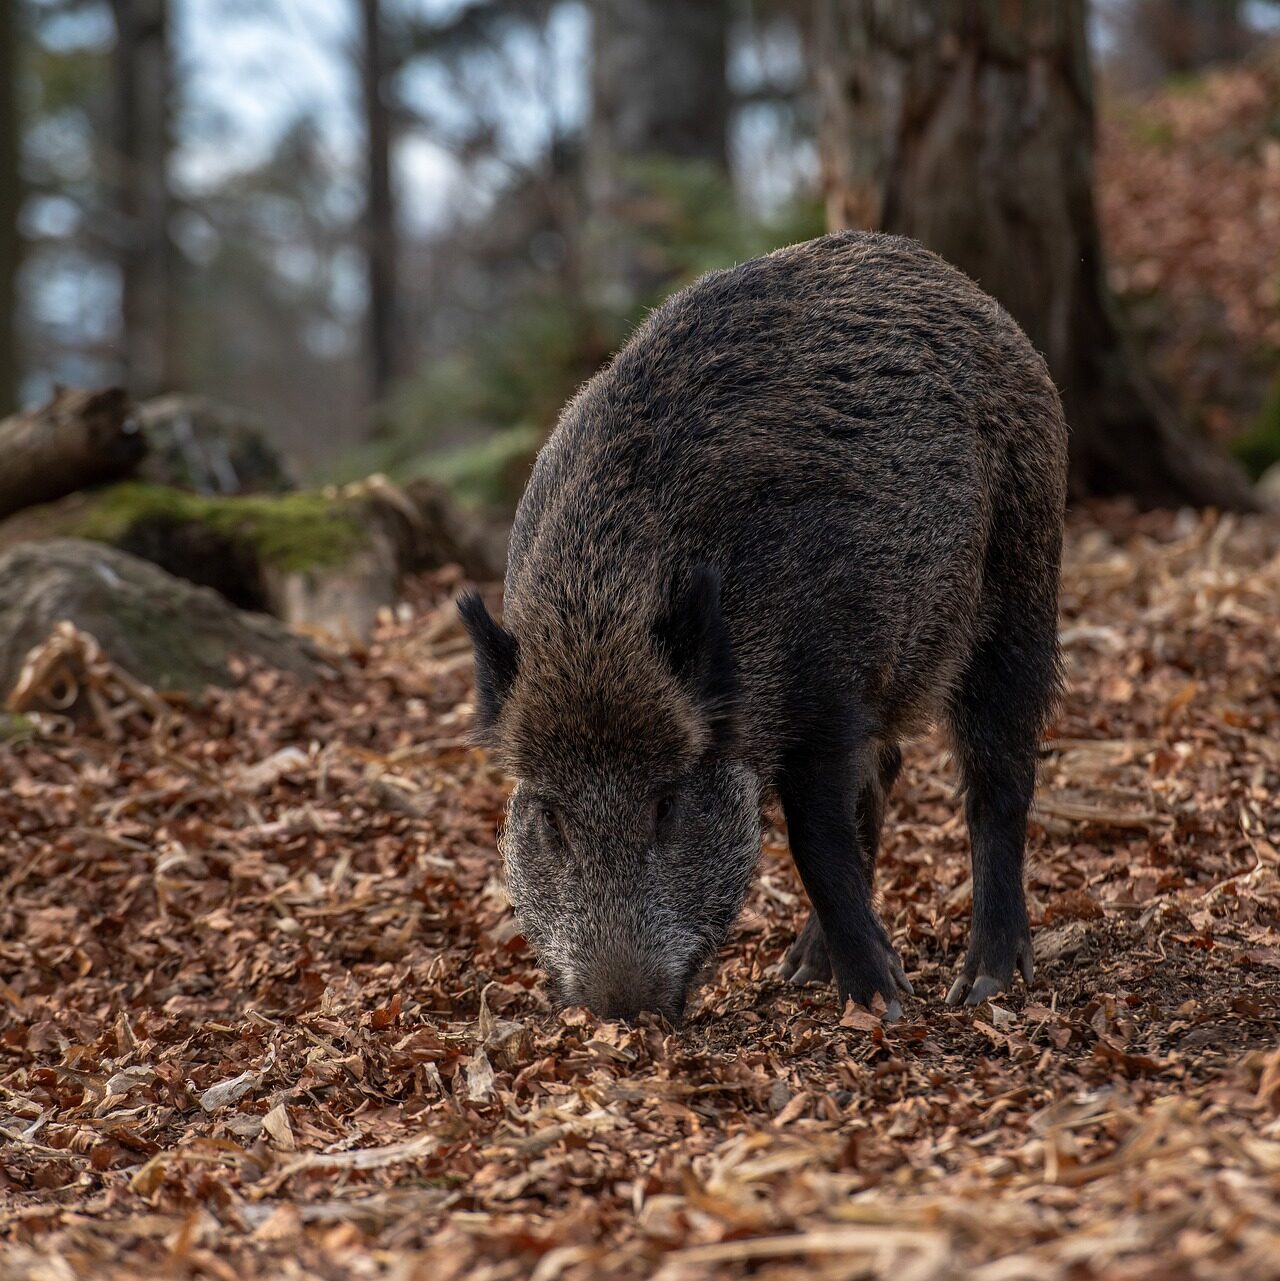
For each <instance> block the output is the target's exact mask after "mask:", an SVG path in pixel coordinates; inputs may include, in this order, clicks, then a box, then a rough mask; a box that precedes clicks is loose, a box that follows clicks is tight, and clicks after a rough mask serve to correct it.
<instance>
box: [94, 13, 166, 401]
mask: <svg viewBox="0 0 1280 1281" xmlns="http://www.w3.org/2000/svg"><path fill="white" fill-rule="evenodd" d="M111 8H112V12H113V13H114V15H115V25H116V42H115V51H114V66H113V81H114V85H113V88H114V94H115V117H114V126H115V127H114V144H113V152H114V154H113V172H112V174H111V186H112V189H113V191H114V192H115V206H116V213H117V216H118V223H119V227H118V235H119V241H120V249H119V257H120V275H121V285H120V287H121V303H120V307H121V324H122V328H123V353H122V354H123V364H124V374H125V381H126V385H127V386H128V388H129V391H130V393H131V394H132V395H133V396H135V397H137V398H138V399H143V398H145V397H148V396H154V395H157V394H158V393H160V392H162V391H169V390H172V388H173V386H174V385H175V384H176V383H177V382H179V381H180V379H179V378H178V377H177V371H176V356H177V341H176V339H177V335H176V333H175V330H174V321H175V306H174V279H173V277H174V249H173V240H172V237H171V235H170V228H169V224H170V218H171V214H172V197H171V193H170V189H169V152H170V133H169V108H170V64H169V38H168V12H167V0H111Z"/></svg>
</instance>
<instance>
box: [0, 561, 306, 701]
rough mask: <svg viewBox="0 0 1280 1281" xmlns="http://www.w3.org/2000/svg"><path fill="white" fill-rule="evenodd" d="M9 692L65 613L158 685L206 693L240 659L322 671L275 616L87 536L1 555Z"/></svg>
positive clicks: (1, 630)
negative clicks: (232, 601) (246, 607)
mask: <svg viewBox="0 0 1280 1281" xmlns="http://www.w3.org/2000/svg"><path fill="white" fill-rule="evenodd" d="M0 582H3V583H4V584H5V593H4V597H3V599H2V600H0V696H3V695H7V694H8V693H9V691H10V690H12V689H13V687H14V685H15V683H16V682H17V679H18V675H19V673H20V672H21V670H22V667H23V664H24V663H25V662H26V659H27V656H28V655H29V654H30V653H31V651H32V650H33V649H34V648H35V647H36V646H37V645H40V644H42V643H43V642H44V641H45V640H46V639H47V638H48V636H49V634H50V633H51V632H52V630H53V628H54V626H55V625H56V624H57V623H59V622H62V621H63V620H66V621H69V622H71V623H73V624H74V625H75V626H76V627H77V628H79V629H80V630H81V631H84V632H87V633H88V634H89V635H91V636H93V637H94V639H95V640H97V642H98V644H99V645H101V646H102V649H103V652H104V653H105V654H106V655H107V656H108V657H109V658H110V659H111V660H112V661H113V662H114V663H116V664H118V665H119V666H120V667H122V668H124V670H125V671H127V672H129V673H130V675H132V676H134V677H136V678H137V679H138V680H141V681H144V682H145V683H146V684H148V685H150V686H151V687H152V688H153V689H157V690H162V691H165V690H167V691H184V692H187V693H199V692H200V691H201V690H203V689H204V688H206V687H207V686H209V685H226V684H229V683H230V682H231V670H230V660H231V659H232V658H233V657H240V658H248V659H258V660H260V661H262V662H264V663H266V664H268V665H269V666H271V667H275V668H279V669H280V670H282V671H287V672H291V673H293V674H294V675H295V676H298V677H302V678H313V677H315V676H316V674H317V671H318V667H317V662H316V659H315V656H314V653H313V651H312V650H311V648H310V647H309V646H308V645H307V644H306V642H304V641H303V640H302V639H301V638H299V637H298V636H295V635H294V634H293V633H292V632H290V631H288V630H287V629H286V628H284V627H283V626H281V625H280V624H279V623H277V622H276V621H275V620H274V619H271V618H266V617H264V616H262V615H258V614H251V613H248V612H246V611H244V610H239V609H236V608H235V607H234V606H232V605H230V604H228V603H227V602H226V601H225V600H224V599H223V598H222V597H221V596H219V595H218V594H217V593H216V592H214V591H210V590H209V589H208V588H204V587H197V586H195V585H194V584H192V583H188V582H185V581H184V580H183V579H180V578H175V577H174V576H173V575H172V574H168V573H166V572H165V571H164V570H162V569H160V568H159V567H158V566H156V565H152V564H150V563H148V562H147V561H145V560H141V559H139V558H138V557H136V556H131V555H129V554H128V553H127V552H122V551H118V550H117V549H115V548H112V547H106V546H104V545H102V544H101V543H93V542H88V541H85V540H82V539H74V538H57V539H52V540H50V541H48V542H40V543H26V544H23V545H22V546H19V547H15V548H12V549H11V550H10V551H7V552H5V553H4V554H3V555H0Z"/></svg>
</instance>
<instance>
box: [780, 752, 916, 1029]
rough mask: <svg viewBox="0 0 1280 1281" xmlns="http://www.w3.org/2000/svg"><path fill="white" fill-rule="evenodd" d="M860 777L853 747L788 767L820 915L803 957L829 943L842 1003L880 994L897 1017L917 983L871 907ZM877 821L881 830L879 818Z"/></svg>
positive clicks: (795, 840)
mask: <svg viewBox="0 0 1280 1281" xmlns="http://www.w3.org/2000/svg"><path fill="white" fill-rule="evenodd" d="M857 776H858V755H857V754H856V753H854V752H837V753H821V754H809V753H803V754H796V755H794V756H793V757H792V758H791V759H789V760H788V761H787V764H786V767H785V769H784V772H783V778H782V783H781V788H780V791H781V793H782V808H783V812H784V813H785V814H786V818H787V836H788V839H789V841H790V843H791V856H792V858H794V859H795V862H796V867H797V868H798V869H799V872H800V879H801V880H802V881H803V882H804V887H805V890H806V892H807V893H808V895H809V900H810V902H811V903H812V904H813V910H814V916H815V917H816V918H817V919H816V921H811V922H810V924H809V925H807V926H806V927H805V930H804V933H803V934H802V935H801V941H802V942H804V943H805V945H806V947H807V948H808V949H809V950H808V952H807V954H806V956H805V957H804V958H802V959H803V960H804V961H806V962H808V961H810V960H811V959H812V952H813V951H814V950H816V948H817V946H818V945H819V944H821V943H822V942H823V941H825V950H826V952H827V955H828V957H829V958H830V965H831V968H832V970H834V972H835V980H836V987H837V989H838V991H839V993H840V999H841V1001H842V1002H843V1001H846V1000H848V999H850V998H852V999H853V1000H855V1001H857V1002H858V1003H859V1004H860V1005H865V1006H867V1007H870V1006H871V1003H872V1001H873V1000H874V999H875V996H876V994H877V993H879V995H880V996H882V997H883V998H884V1001H885V1004H886V1006H887V1007H888V1008H887V1017H889V1018H891V1019H893V1018H897V1017H899V1016H900V1014H901V1012H902V1006H901V1004H900V1003H899V1001H898V993H899V992H907V993H910V991H911V984H910V983H909V982H908V981H907V976H906V974H905V973H904V971H903V969H902V964H901V962H900V961H899V960H898V957H897V955H896V954H895V952H894V950H893V947H892V945H891V944H890V942H889V937H888V935H887V934H886V933H885V930H884V926H883V925H881V924H880V921H879V920H878V919H877V917H876V914H875V911H874V909H873V908H872V904H871V877H870V869H869V867H868V863H867V852H869V849H870V843H869V842H865V843H864V837H863V829H864V827H865V826H866V824H864V822H862V821H860V815H859V804H858V799H859V790H858V788H857V787H856V783H857ZM877 782H879V780H877ZM877 790H878V791H879V792H881V793H882V792H883V788H882V787H878V788H877ZM883 803H884V801H883V795H880V798H879V800H878V802H877V804H876V806H875V810H874V813H875V815H877V816H878V815H879V814H881V813H883ZM869 817H870V816H869ZM868 821H869V818H868ZM875 827H876V833H877V836H878V834H879V821H878V817H877V821H876V824H875ZM864 844H865V849H864ZM806 936H807V939H806Z"/></svg>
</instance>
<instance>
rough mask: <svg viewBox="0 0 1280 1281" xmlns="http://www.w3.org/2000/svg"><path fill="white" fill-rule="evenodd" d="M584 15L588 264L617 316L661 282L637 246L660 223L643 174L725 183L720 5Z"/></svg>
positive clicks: (621, 3)
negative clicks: (678, 167) (665, 168)
mask: <svg viewBox="0 0 1280 1281" xmlns="http://www.w3.org/2000/svg"><path fill="white" fill-rule="evenodd" d="M590 11H591V19H592V58H591V120H590V124H589V127H588V131H587V153H586V180H587V203H588V209H589V223H590V226H589V240H590V242H591V243H590V248H589V257H590V258H591V261H592V274H593V275H594V276H596V277H597V278H598V279H599V281H600V284H601V293H602V295H603V300H604V302H605V303H606V305H608V306H610V307H613V308H616V309H618V310H625V309H627V308H628V307H629V306H631V305H632V304H633V303H634V302H635V301H636V300H637V299H638V298H645V297H647V296H649V295H650V294H652V292H653V291H654V290H655V289H656V288H659V287H661V285H662V284H664V283H665V282H664V280H663V274H664V273H663V271H662V267H661V264H656V265H655V263H654V262H653V261H652V259H651V257H650V256H649V255H647V254H646V251H645V246H644V232H645V230H646V226H647V223H648V222H649V221H650V220H652V219H654V218H655V217H656V218H659V219H660V218H661V217H662V216H663V215H662V209H661V204H662V202H661V201H655V200H654V198H653V192H652V189H651V187H650V182H649V178H650V175H651V173H652V166H653V165H654V164H655V163H658V164H660V163H662V162H672V161H675V162H684V163H687V164H701V165H706V166H710V167H712V168H713V169H715V170H719V171H721V172H724V173H725V174H726V175H727V172H728V143H727V135H728V123H729V109H730V98H729V87H728V81H727V78H726V58H727V42H728V26H729V12H728V3H727V0H698V2H697V3H690V2H689V0H592V2H591V5H590ZM637 233H639V234H637Z"/></svg>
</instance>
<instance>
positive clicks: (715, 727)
mask: <svg viewBox="0 0 1280 1281" xmlns="http://www.w3.org/2000/svg"><path fill="white" fill-rule="evenodd" d="M653 637H654V640H655V642H656V643H657V646H658V649H659V651H660V652H661V654H662V655H663V657H664V658H665V659H666V661H667V663H668V664H669V665H670V667H671V670H672V671H673V672H674V673H675V675H676V676H677V677H678V678H679V679H680V680H681V681H683V682H684V683H685V684H686V685H687V686H688V687H689V688H690V690H691V691H692V693H693V696H694V698H695V699H696V701H697V703H698V706H699V708H700V709H701V711H702V714H703V715H704V716H705V717H706V720H707V725H708V727H709V728H710V730H711V735H712V739H713V741H714V742H715V743H716V745H717V746H724V745H725V744H726V743H727V742H728V740H729V739H730V738H731V737H732V734H733V713H734V710H735V705H736V703H737V697H738V673H737V669H736V667H735V666H734V661H733V649H732V646H731V644H730V640H729V629H728V627H727V626H726V625H725V621H724V615H723V614H722V613H721V610H720V572H719V570H717V569H715V568H713V567H712V566H710V565H703V564H698V565H695V566H694V567H693V570H692V571H691V572H690V574H689V577H688V579H687V580H686V581H684V582H683V583H681V582H680V581H679V580H678V579H677V580H676V581H675V582H674V583H673V584H672V590H671V594H670V598H669V600H668V603H667V606H666V609H665V611H664V612H663V613H662V615H661V616H660V617H659V618H658V621H657V622H656V623H655V624H654V627H653Z"/></svg>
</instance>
